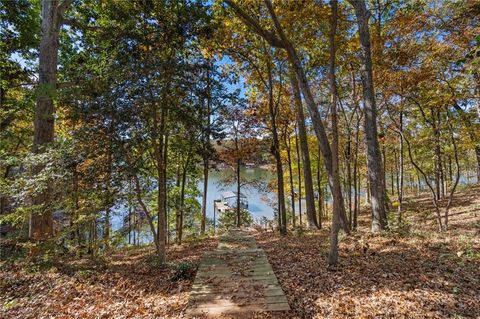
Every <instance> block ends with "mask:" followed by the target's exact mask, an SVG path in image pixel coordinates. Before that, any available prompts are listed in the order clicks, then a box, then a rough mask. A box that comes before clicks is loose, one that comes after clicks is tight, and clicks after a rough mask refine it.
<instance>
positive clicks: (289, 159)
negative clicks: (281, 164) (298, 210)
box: [285, 134, 296, 227]
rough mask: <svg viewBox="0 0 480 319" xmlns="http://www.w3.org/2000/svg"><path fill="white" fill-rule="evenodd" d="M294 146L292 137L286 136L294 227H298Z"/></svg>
mask: <svg viewBox="0 0 480 319" xmlns="http://www.w3.org/2000/svg"><path fill="white" fill-rule="evenodd" d="M291 146H292V144H291V143H290V136H288V134H285V149H286V150H287V161H288V177H289V181H290V201H291V203H292V204H291V205H292V221H293V227H295V226H296V220H295V219H296V216H295V189H294V187H293V170H292V148H291Z"/></svg>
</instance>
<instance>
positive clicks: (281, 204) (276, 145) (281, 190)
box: [267, 60, 287, 236]
mask: <svg viewBox="0 0 480 319" xmlns="http://www.w3.org/2000/svg"><path fill="white" fill-rule="evenodd" d="M267 69H268V110H269V113H270V123H271V126H272V137H273V147H272V151H273V155H274V157H275V164H276V167H277V194H278V208H279V209H278V213H279V214H280V219H281V225H280V234H282V235H283V236H285V235H287V212H286V209H285V186H284V181H283V167H282V158H281V157H280V142H279V139H278V131H277V123H276V110H275V106H274V103H273V77H272V68H271V60H268V61H267Z"/></svg>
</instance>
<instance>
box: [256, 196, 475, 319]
mask: <svg viewBox="0 0 480 319" xmlns="http://www.w3.org/2000/svg"><path fill="white" fill-rule="evenodd" d="M406 210H407V212H406V214H405V215H406V216H405V217H406V220H407V222H406V225H405V227H403V228H402V229H400V230H392V231H388V232H386V233H384V234H379V235H373V234H371V233H369V226H370V223H369V216H368V213H367V212H365V214H363V215H362V216H361V219H360V225H359V229H358V231H357V232H356V233H355V234H354V235H353V236H349V237H346V238H343V239H342V241H341V243H340V247H339V248H340V266H338V267H334V268H329V267H328V265H327V263H326V256H327V253H328V231H327V230H324V231H317V232H305V233H304V234H301V235H300V236H299V235H298V234H297V235H290V236H288V237H287V238H281V237H280V236H278V235H276V234H273V233H260V234H258V235H257V236H256V239H257V242H258V245H259V247H261V248H263V249H264V250H265V252H266V253H267V257H268V259H269V261H270V263H271V264H272V267H273V269H274V271H275V274H276V275H277V278H278V280H279V282H280V284H281V285H282V287H283V290H284V291H285V294H286V295H287V299H288V301H289V304H290V307H291V308H292V309H293V310H294V311H293V314H292V313H291V314H285V317H286V318H291V317H292V316H294V317H299V318H480V187H478V186H477V187H469V188H468V189H466V190H462V191H460V192H459V193H458V194H457V195H456V196H455V201H454V205H453V208H452V210H451V212H450V216H451V217H450V223H449V225H450V226H449V229H450V230H449V231H447V232H444V233H438V232H437V224H436V222H435V218H434V207H433V205H432V204H431V201H430V200H429V197H428V196H424V197H423V196H422V197H420V198H411V199H408V204H407V205H406ZM392 215H394V214H392ZM392 217H394V216H392Z"/></svg>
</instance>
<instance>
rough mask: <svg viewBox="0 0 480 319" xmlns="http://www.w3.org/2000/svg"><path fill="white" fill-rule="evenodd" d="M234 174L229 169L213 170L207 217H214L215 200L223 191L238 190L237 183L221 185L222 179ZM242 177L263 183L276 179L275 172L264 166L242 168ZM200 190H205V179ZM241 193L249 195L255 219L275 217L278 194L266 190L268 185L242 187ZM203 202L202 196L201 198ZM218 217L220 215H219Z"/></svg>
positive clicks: (250, 207) (200, 184) (209, 178)
mask: <svg viewBox="0 0 480 319" xmlns="http://www.w3.org/2000/svg"><path fill="white" fill-rule="evenodd" d="M230 174H232V172H231V171H229V170H220V171H217V170H211V171H210V173H209V177H208V193H207V212H206V213H207V217H209V218H212V219H213V201H214V200H215V199H220V197H221V195H222V193H223V192H226V191H236V185H229V186H223V185H221V183H220V182H221V181H222V179H224V178H225V177H226V176H228V175H230ZM240 174H241V175H240V179H241V180H242V179H245V180H253V179H255V180H257V181H261V182H263V183H265V184H266V183H268V182H269V181H270V180H272V179H274V178H275V176H274V174H273V173H271V172H269V171H268V170H265V169H262V168H256V167H255V168H242V170H241V171H240ZM198 189H199V190H203V181H201V182H200V183H199V185H198ZM241 193H242V194H244V195H245V196H247V200H248V210H249V211H250V213H251V214H252V215H253V218H254V219H257V218H261V217H262V216H265V217H267V218H268V219H272V218H273V207H272V206H271V205H273V206H275V202H276V194H274V193H272V192H269V191H267V190H266V187H260V189H258V188H255V187H242V189H241ZM199 201H200V202H201V198H199ZM217 217H218V216H217Z"/></svg>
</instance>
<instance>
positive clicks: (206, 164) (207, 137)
mask: <svg viewBox="0 0 480 319" xmlns="http://www.w3.org/2000/svg"><path fill="white" fill-rule="evenodd" d="M209 67H210V66H209ZM211 100H212V99H211V92H210V69H207V116H206V120H207V129H206V132H205V141H204V143H205V148H206V147H208V146H209V145H210V126H211V122H210V113H211V103H212V102H211ZM204 152H206V149H204ZM209 169H210V162H209V155H207V154H204V158H203V193H202V223H201V227H200V232H201V234H202V235H203V234H204V233H205V228H206V223H207V195H208V174H209Z"/></svg>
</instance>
